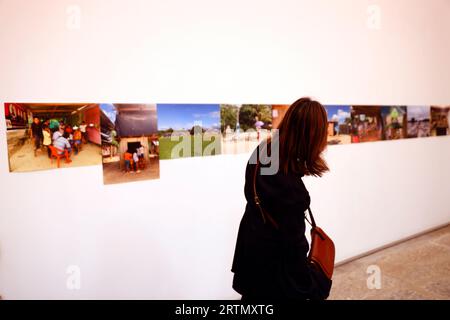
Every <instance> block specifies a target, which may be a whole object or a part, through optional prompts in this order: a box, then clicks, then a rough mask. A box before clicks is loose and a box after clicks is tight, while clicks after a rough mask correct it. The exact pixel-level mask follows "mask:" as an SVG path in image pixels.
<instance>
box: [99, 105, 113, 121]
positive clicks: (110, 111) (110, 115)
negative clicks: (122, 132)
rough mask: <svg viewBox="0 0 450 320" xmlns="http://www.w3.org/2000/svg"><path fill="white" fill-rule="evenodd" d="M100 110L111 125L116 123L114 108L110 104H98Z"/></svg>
mask: <svg viewBox="0 0 450 320" xmlns="http://www.w3.org/2000/svg"><path fill="white" fill-rule="evenodd" d="M100 109H101V110H102V111H103V113H104V114H105V115H106V116H107V117H108V119H109V120H111V122H112V123H115V122H116V108H115V107H114V105H113V104H111V103H102V104H100Z"/></svg>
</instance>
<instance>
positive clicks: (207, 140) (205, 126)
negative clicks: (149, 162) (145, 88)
mask: <svg viewBox="0 0 450 320" xmlns="http://www.w3.org/2000/svg"><path fill="white" fill-rule="evenodd" d="M157 108H158V134H159V156H160V159H163V160H167V159H177V158H186V157H201V156H213V155H218V154H221V137H220V106H219V105H218V104H158V105H157Z"/></svg>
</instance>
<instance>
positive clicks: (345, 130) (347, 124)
mask: <svg viewBox="0 0 450 320" xmlns="http://www.w3.org/2000/svg"><path fill="white" fill-rule="evenodd" d="M325 109H326V110H327V116H328V144H330V145H333V144H347V143H350V142H351V138H350V130H351V113H350V106H346V105H326V106H325Z"/></svg>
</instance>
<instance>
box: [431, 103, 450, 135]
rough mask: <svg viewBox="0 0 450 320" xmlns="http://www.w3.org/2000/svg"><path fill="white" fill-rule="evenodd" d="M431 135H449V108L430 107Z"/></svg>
mask: <svg viewBox="0 0 450 320" xmlns="http://www.w3.org/2000/svg"><path fill="white" fill-rule="evenodd" d="M430 114H431V135H432V136H445V135H448V134H450V129H449V125H450V106H431V108H430Z"/></svg>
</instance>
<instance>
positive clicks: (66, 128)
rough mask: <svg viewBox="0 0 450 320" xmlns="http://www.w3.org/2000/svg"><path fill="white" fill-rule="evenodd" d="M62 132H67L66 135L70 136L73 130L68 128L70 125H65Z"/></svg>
mask: <svg viewBox="0 0 450 320" xmlns="http://www.w3.org/2000/svg"><path fill="white" fill-rule="evenodd" d="M64 132H67V133H68V134H72V133H73V129H72V127H71V126H70V124H68V125H66V127H65V128H64Z"/></svg>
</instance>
